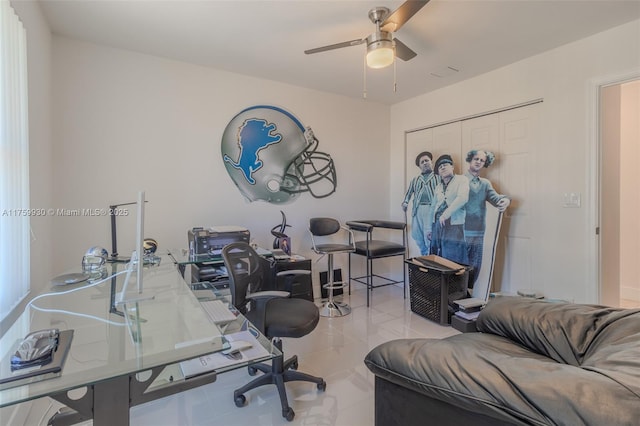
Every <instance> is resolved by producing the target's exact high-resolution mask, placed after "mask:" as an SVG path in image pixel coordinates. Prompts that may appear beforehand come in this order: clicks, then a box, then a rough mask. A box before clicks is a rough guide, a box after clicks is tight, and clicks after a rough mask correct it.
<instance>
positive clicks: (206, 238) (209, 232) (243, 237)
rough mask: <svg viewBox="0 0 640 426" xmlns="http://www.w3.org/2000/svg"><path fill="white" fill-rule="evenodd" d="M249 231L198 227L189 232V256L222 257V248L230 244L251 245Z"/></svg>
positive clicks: (225, 227)
mask: <svg viewBox="0 0 640 426" xmlns="http://www.w3.org/2000/svg"><path fill="white" fill-rule="evenodd" d="M249 237H250V235H249V230H248V229H247V228H243V227H241V226H212V227H210V228H203V227H196V228H193V229H190V230H188V231H187V238H188V240H189V254H190V255H194V256H203V255H206V256H220V254H221V253H222V247H224V246H226V245H227V244H230V243H235V242H238V241H244V242H246V243H247V244H248V243H249Z"/></svg>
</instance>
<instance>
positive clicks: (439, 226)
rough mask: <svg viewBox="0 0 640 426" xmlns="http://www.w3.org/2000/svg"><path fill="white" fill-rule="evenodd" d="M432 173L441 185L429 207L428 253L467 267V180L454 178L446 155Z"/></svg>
mask: <svg viewBox="0 0 640 426" xmlns="http://www.w3.org/2000/svg"><path fill="white" fill-rule="evenodd" d="M434 172H435V173H437V174H438V176H440V183H438V186H436V190H435V193H434V199H433V202H432V203H431V214H430V219H431V220H430V223H431V253H432V254H436V255H438V256H442V257H444V258H446V259H449V260H452V261H454V262H458V263H462V264H465V265H466V264H468V255H467V244H466V242H465V240H464V220H465V216H466V211H465V205H466V204H467V200H468V199H469V179H467V178H466V177H464V176H463V175H456V174H454V168H453V159H452V158H451V156H450V155H447V154H445V155H441V156H440V157H439V158H438V160H437V161H436V166H435V169H434Z"/></svg>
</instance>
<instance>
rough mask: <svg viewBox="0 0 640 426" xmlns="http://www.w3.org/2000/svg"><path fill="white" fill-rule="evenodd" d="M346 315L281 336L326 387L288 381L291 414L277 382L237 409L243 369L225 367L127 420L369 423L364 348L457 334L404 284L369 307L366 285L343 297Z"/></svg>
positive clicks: (379, 292) (142, 424) (155, 425)
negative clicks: (212, 378)
mask: <svg viewBox="0 0 640 426" xmlns="http://www.w3.org/2000/svg"><path fill="white" fill-rule="evenodd" d="M345 298H346V300H347V301H348V303H349V304H350V305H351V306H352V309H353V310H352V312H351V314H350V315H348V316H346V317H342V318H331V319H329V318H321V319H320V323H319V324H318V326H317V327H316V329H315V330H314V331H313V332H312V333H311V334H309V335H307V336H305V337H303V338H300V339H286V340H284V350H285V355H287V354H290V355H291V354H297V355H298V360H299V370H300V371H304V372H307V373H310V374H314V375H318V376H322V377H323V378H324V379H325V381H326V382H327V389H326V391H325V392H319V391H318V390H317V389H316V385H314V384H312V383H304V382H292V383H288V384H287V394H288V398H289V405H290V406H291V407H292V408H293V410H294V411H295V413H296V414H295V418H294V420H293V421H292V422H287V421H286V420H285V419H284V418H283V417H282V415H281V408H280V401H279V398H278V393H277V392H276V390H275V387H274V386H264V387H261V388H259V389H256V390H253V391H251V392H249V393H247V395H246V396H247V399H248V404H247V405H246V406H245V407H242V408H237V407H236V406H235V404H234V402H233V390H234V389H235V388H236V387H237V386H238V384H243V383H245V382H248V381H250V379H251V376H249V375H248V373H247V371H246V369H244V368H243V369H240V370H236V371H232V372H228V373H224V374H222V375H220V376H219V377H218V380H217V381H216V382H214V383H211V384H209V385H206V386H203V387H200V388H197V389H193V390H190V391H187V392H184V393H182V394H178V395H174V396H172V397H168V398H164V399H162V400H158V401H153V402H150V403H147V404H144V405H142V406H139V407H135V408H133V409H132V411H131V424H132V425H138V426H147V425H149V426H160V425H167V426H168V425H181V426H186V425H194V426H195V425H260V426H267V425H292V426H293V425H344V426H367V425H372V424H373V396H374V391H373V389H374V382H373V374H371V373H370V372H369V370H368V369H367V368H366V367H365V365H364V362H363V359H364V357H365V355H366V354H367V352H368V351H369V350H370V349H372V348H373V347H375V346H376V345H378V344H379V343H382V342H385V341H388V340H392V339H399V338H409V337H437V338H441V337H446V336H450V335H452V334H457V333H458V332H457V331H456V330H454V329H452V328H451V327H443V326H440V325H438V324H436V323H434V322H431V321H428V320H426V319H424V318H422V317H420V316H418V315H416V314H414V313H412V312H411V310H410V307H409V299H403V297H402V288H398V287H392V286H389V287H383V288H378V289H376V290H374V293H373V302H372V304H371V307H369V308H367V306H366V291H365V290H364V289H358V290H354V291H353V292H352V294H351V296H350V297H349V296H345Z"/></svg>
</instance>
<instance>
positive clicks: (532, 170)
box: [494, 104, 539, 293]
mask: <svg viewBox="0 0 640 426" xmlns="http://www.w3.org/2000/svg"><path fill="white" fill-rule="evenodd" d="M538 110H539V104H535V105H529V106H527V107H522V108H517V109H513V110H509V111H505V112H502V113H500V149H499V151H498V152H499V153H500V167H498V168H496V170H498V171H499V173H500V176H499V177H498V178H497V181H498V182H499V183H500V191H502V192H504V193H505V194H509V195H510V196H511V205H510V206H509V208H508V209H507V211H506V213H505V216H504V221H503V226H504V228H503V229H504V230H505V231H506V232H503V235H502V239H503V240H502V241H501V244H499V247H502V248H503V249H504V268H501V269H500V268H498V269H497V271H498V273H499V272H500V271H501V272H502V274H503V275H502V276H500V275H496V277H495V279H496V280H495V281H494V282H500V283H501V287H500V290H501V291H504V292H510V293H515V292H516V291H517V290H519V289H534V290H535V289H538V290H539V288H536V283H535V281H534V279H535V276H536V274H535V273H534V271H533V269H532V265H533V264H534V262H533V259H534V257H535V255H536V249H535V247H536V244H537V242H536V241H535V233H534V230H533V229H532V227H533V225H532V224H533V223H534V222H533V220H532V219H533V217H534V215H535V213H534V209H535V208H536V205H537V203H536V201H535V197H536V192H535V188H536V180H535V179H536V176H537V170H536V167H537V166H536V164H537V163H536V154H535V148H536V142H537V140H538Z"/></svg>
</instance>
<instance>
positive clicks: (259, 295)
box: [247, 290, 290, 301]
mask: <svg viewBox="0 0 640 426" xmlns="http://www.w3.org/2000/svg"><path fill="white" fill-rule="evenodd" d="M289 296H290V294H289V292H288V291H279V290H269V291H256V292H255V293H251V294H248V295H247V299H250V300H255V301H261V300H269V299H275V298H276V297H280V298H287V297H289Z"/></svg>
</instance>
